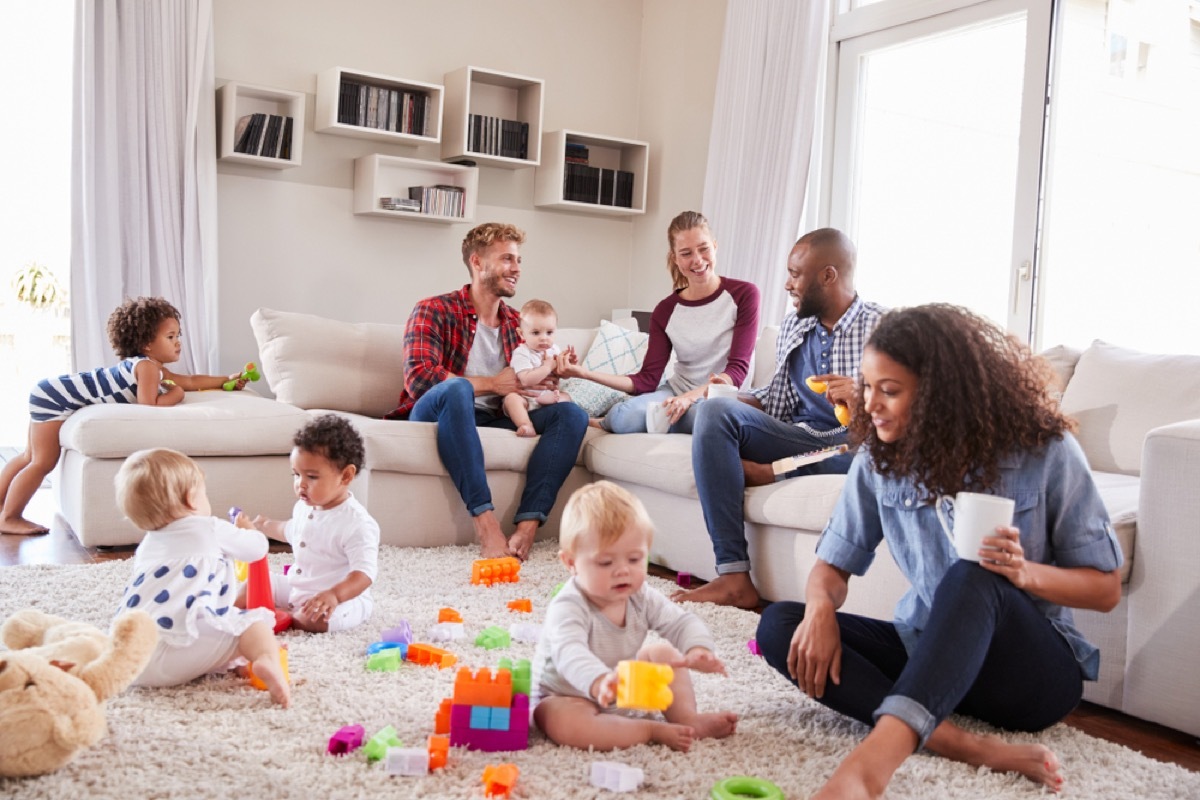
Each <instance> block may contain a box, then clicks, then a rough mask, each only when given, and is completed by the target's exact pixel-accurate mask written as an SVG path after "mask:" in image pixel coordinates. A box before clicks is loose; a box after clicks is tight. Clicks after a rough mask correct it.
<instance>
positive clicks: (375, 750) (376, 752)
mask: <svg viewBox="0 0 1200 800" xmlns="http://www.w3.org/2000/svg"><path fill="white" fill-rule="evenodd" d="M403 746H404V742H402V741H400V739H399V737H397V736H396V729H395V728H393V727H392V726H391V725H388V726H387V727H385V728H383V729H382V730H380V731H379V733H377V734H375V735H374V736H372V737H371V738H370V739H369V740H367V743H366V744H365V745H363V752H365V753H366V754H367V761H378V760H380V759H381V758H383V757H384V756H386V755H387V751H388V748H389V747H403Z"/></svg>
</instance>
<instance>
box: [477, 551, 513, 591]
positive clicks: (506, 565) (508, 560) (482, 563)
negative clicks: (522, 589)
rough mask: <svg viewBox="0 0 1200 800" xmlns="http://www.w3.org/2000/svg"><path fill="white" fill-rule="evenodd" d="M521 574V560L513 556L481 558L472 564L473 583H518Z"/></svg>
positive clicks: (487, 584)
mask: <svg viewBox="0 0 1200 800" xmlns="http://www.w3.org/2000/svg"><path fill="white" fill-rule="evenodd" d="M520 574H521V562H520V561H518V560H517V559H515V558H513V557H512V556H505V557H504V558H481V559H478V560H476V561H475V562H474V563H473V564H471V583H475V584H480V583H482V584H484V585H486V586H491V585H492V584H494V583H516V582H517V581H518V580H519V579H520Z"/></svg>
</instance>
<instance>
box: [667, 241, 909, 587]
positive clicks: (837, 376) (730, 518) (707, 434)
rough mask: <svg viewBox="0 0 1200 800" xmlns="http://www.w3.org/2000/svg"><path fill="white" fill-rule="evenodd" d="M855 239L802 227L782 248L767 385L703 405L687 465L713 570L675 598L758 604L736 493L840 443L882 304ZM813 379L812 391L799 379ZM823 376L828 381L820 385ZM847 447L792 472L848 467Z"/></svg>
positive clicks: (740, 496)
mask: <svg viewBox="0 0 1200 800" xmlns="http://www.w3.org/2000/svg"><path fill="white" fill-rule="evenodd" d="M854 262H855V247H854V243H853V242H851V241H850V239H849V237H847V236H846V235H845V234H844V233H842V232H841V231H839V230H835V229H833V228H821V229H819V230H815V231H812V232H811V233H806V234H805V235H804V236H802V237H800V239H799V240H798V241H797V242H796V244H795V246H793V247H792V252H791V254H790V255H789V256H788V263H787V266H788V279H787V283H785V284H784V288H785V289H786V290H787V292H788V294H789V295H791V297H792V302H793V303H794V304H795V307H796V313H795V314H789V315H788V316H787V318H786V319H785V320H784V321H783V324H782V325H781V326H780V329H779V341H778V344H777V346H776V351H775V363H776V364H777V365H778V366H777V367H776V370H775V374H774V376H772V378H771V382H770V383H769V384H768V385H767V386H766V387H764V388H761V389H755V390H753V391H751V392H747V393H742V394H740V395H739V396H738V397H737V398H736V399H734V398H715V399H712V400H706V401H704V402H703V403H701V404H700V407H699V409H698V411H697V415H696V422H695V427H694V430H693V432H692V470H693V472H694V473H695V476H696V489H697V492H698V493H699V495H700V505H701V507H702V508H703V509H704V522H705V525H706V526H707V527H708V535H709V538H711V539H712V541H713V550H714V551H715V553H716V557H717V577H716V579H715V580H713V581H712V582H710V583H708V584H706V585H704V586H701V587H699V588H697V589H692V590H690V591H680V592H676V593H675V595H673V599H676V600H692V601H695V602H707V603H717V604H719V605H732V606H738V607H740V608H754V607H755V606H757V605H758V604H759V596H758V590H757V589H755V588H754V582H753V581H752V580H751V578H750V556H749V553H748V550H747V545H746V533H745V518H744V513H743V510H742V499H743V496H744V493H745V487H746V486H747V485H750V486H754V485H760V484H762V483H767V482H769V481H771V480H774V474H773V473H772V471H771V467H770V464H771V462H773V461H777V460H779V459H781V458H787V457H788V456H795V455H799V454H801V453H806V452H809V451H812V450H818V449H821V448H825V447H830V446H832V445H838V444H842V443H844V442H845V441H846V440H847V431H846V426H845V425H844V424H843V423H842V422H841V421H839V420H838V418H837V416H836V406H837V405H838V404H845V405H847V406H849V404H850V402H851V401H852V399H853V397H854V394H855V382H856V381H857V380H858V375H859V362H860V361H861V360H862V352H863V346H864V345H865V344H866V342H867V339H868V338H869V337H870V335H871V332H872V331H873V330H875V326H876V325H877V324H878V323H879V319H880V317H881V316H882V315H883V312H884V311H885V309H884V308H883V307H882V306H879V305H877V304H875V303H869V302H866V301H864V300H862V299H861V298H860V297H859V296H858V292H856V291H855V289H854ZM808 378H811V379H812V380H813V381H814V382H817V386H816V388H817V389H824V391H823V392H818V391H814V389H813V388H810V386H809V385H808V384H807V383H806V380H805V379H808ZM820 384H824V387H822V386H821V385H820ZM853 456H854V453H853V451H851V452H848V453H845V454H843V455H840V456H835V457H833V458H828V459H825V460H823V461H819V462H817V463H814V464H809V465H807V466H805V467H801V468H800V469H798V470H796V471H794V472H791V473H788V475H789V476H794V475H811V474H817V473H845V472H846V470H848V469H849V468H850V461H851V459H852V458H853Z"/></svg>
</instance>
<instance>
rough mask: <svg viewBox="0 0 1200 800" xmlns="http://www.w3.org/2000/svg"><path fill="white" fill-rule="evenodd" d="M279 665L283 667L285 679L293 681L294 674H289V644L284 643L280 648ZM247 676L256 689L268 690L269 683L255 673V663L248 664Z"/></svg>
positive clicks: (289, 681)
mask: <svg viewBox="0 0 1200 800" xmlns="http://www.w3.org/2000/svg"><path fill="white" fill-rule="evenodd" d="M279 665H280V666H282V667H283V679H284V680H285V681H287V682H288V683H291V682H292V676H291V675H290V674H288V658H287V645H283V646H281V647H280V648H279ZM246 677H247V678H249V679H250V685H251V686H253V687H254V688H255V689H258V690H259V691H263V692H265V691H266V690H267V685H266V684H265V683H263V682H262V678H260V677H258V676H257V675H255V674H254V665H253V664H247V665H246Z"/></svg>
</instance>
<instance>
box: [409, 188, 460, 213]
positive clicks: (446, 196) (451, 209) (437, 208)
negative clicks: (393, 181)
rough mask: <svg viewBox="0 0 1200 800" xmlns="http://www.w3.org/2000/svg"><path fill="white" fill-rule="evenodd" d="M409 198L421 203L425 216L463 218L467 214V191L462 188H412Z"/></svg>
mask: <svg viewBox="0 0 1200 800" xmlns="http://www.w3.org/2000/svg"><path fill="white" fill-rule="evenodd" d="M408 196H409V199H411V200H417V201H420V204H421V213H423V214H429V215H431V216H436V217H462V216H464V215H465V214H466V190H465V189H463V188H462V187H461V186H448V185H444V184H437V185H434V186H410V187H408Z"/></svg>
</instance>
